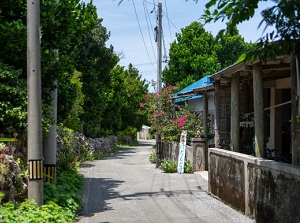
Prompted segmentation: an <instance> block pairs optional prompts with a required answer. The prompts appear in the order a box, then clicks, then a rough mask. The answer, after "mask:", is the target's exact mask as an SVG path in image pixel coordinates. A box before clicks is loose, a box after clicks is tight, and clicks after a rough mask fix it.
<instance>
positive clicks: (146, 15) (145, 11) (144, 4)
mask: <svg viewBox="0 0 300 223" xmlns="http://www.w3.org/2000/svg"><path fill="white" fill-rule="evenodd" d="M146 2H147V1H145V0H144V2H143V6H144V13H145V17H146V22H147V29H148V34H149V39H150V43H151V48H152V52H153V55H154V58H155V60H156V55H155V52H154V47H153V42H152V37H151V34H150V29H149V23H148V19H149V21H151V20H150V16H149V12H148V9H147V5H146ZM147 12H148V13H147ZM150 24H151V22H150ZM151 26H152V24H151ZM152 34H153V33H152Z"/></svg>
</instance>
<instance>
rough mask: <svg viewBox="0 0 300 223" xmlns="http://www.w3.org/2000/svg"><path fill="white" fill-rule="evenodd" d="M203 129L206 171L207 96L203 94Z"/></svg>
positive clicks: (206, 165) (206, 166) (206, 168)
mask: <svg viewBox="0 0 300 223" xmlns="http://www.w3.org/2000/svg"><path fill="white" fill-rule="evenodd" d="M203 103H204V104H203V129H204V136H205V170H208V146H207V145H208V137H207V136H208V95H207V93H206V92H204V93H203Z"/></svg>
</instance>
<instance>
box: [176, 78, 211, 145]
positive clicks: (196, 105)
mask: <svg viewBox="0 0 300 223" xmlns="http://www.w3.org/2000/svg"><path fill="white" fill-rule="evenodd" d="M196 89H197V90H199V89H202V93H200V94H199V93H197V92H196V91H195V90H196ZM211 89H214V84H213V82H212V81H211V79H210V76H209V75H207V76H205V77H203V78H201V79H200V80H198V81H196V82H194V83H193V84H191V85H189V86H187V87H185V88H183V89H181V90H180V91H178V92H176V93H175V94H174V95H173V98H174V99H175V100H174V101H175V104H183V103H187V105H188V108H189V109H190V110H191V111H196V112H197V113H200V114H202V115H203V118H204V120H205V122H206V120H209V123H207V125H208V126H209V127H210V129H211V130H212V131H213V130H214V126H215V124H214V122H215V118H214V117H215V105H214V94H213V91H211ZM205 90H207V91H209V92H210V93H209V94H206V93H205ZM207 116H209V118H208V117H207ZM208 126H207V128H205V127H204V135H205V136H206V138H207V129H208ZM208 144H209V145H213V144H214V139H212V140H210V141H209V142H208Z"/></svg>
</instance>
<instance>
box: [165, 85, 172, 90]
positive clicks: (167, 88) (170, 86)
mask: <svg viewBox="0 0 300 223" xmlns="http://www.w3.org/2000/svg"><path fill="white" fill-rule="evenodd" d="M172 87H173V86H172V85H168V86H167V87H165V89H164V90H165V91H168V90H170V89H172Z"/></svg>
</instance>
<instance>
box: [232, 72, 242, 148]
mask: <svg viewBox="0 0 300 223" xmlns="http://www.w3.org/2000/svg"><path fill="white" fill-rule="evenodd" d="M230 122H231V127H230V150H232V151H235V152H238V151H239V144H240V75H239V74H238V73H236V74H233V75H232V79H231V118H230Z"/></svg>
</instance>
